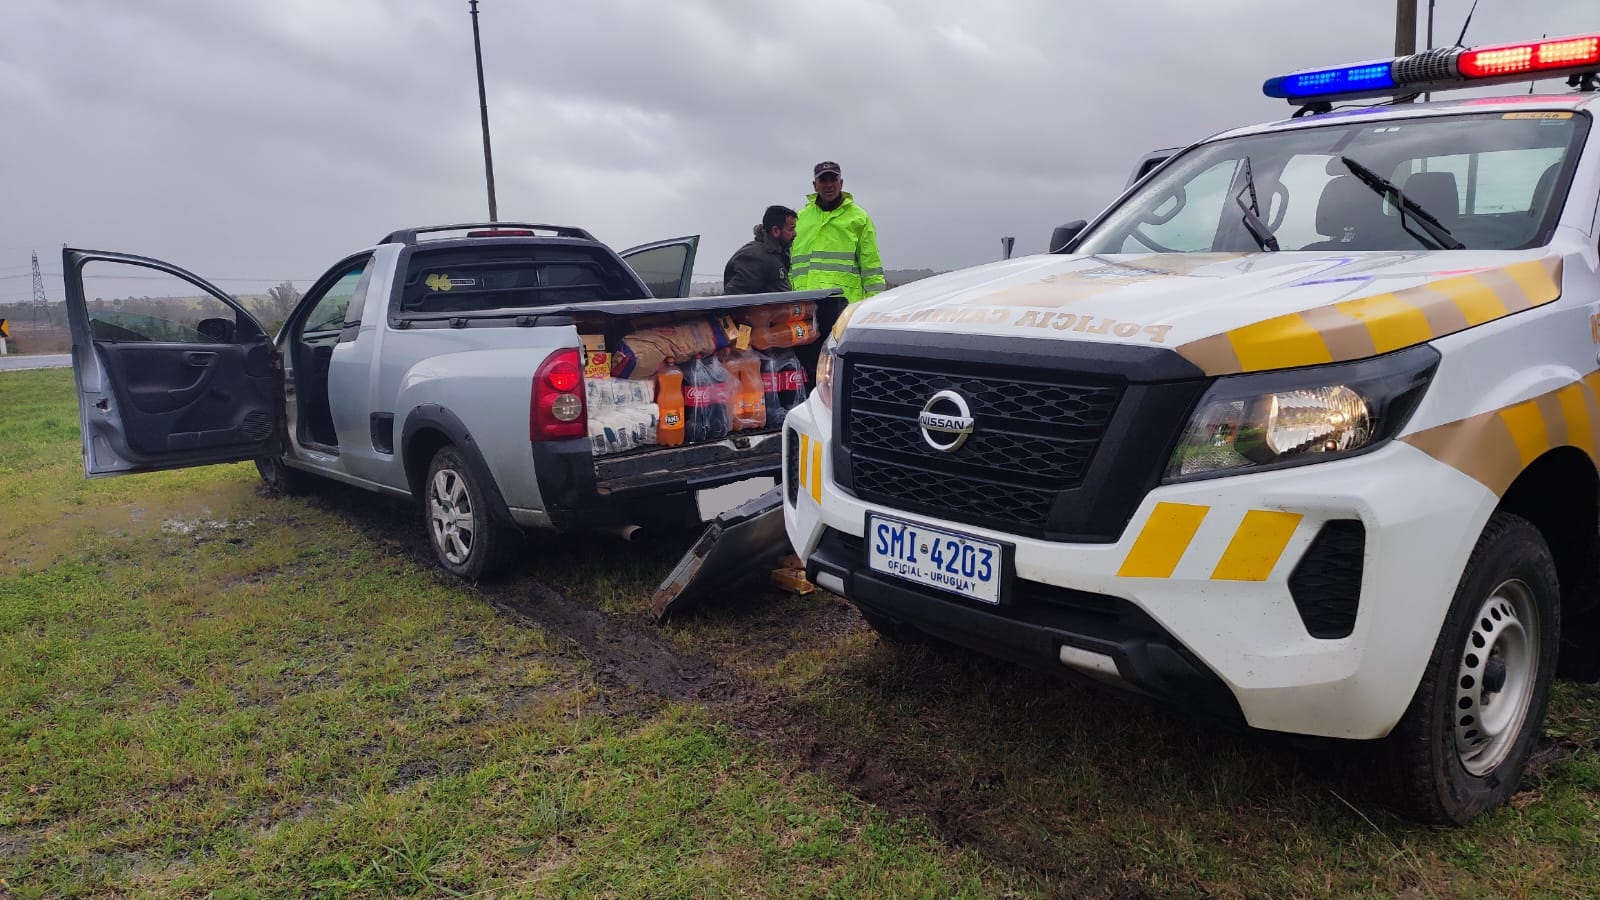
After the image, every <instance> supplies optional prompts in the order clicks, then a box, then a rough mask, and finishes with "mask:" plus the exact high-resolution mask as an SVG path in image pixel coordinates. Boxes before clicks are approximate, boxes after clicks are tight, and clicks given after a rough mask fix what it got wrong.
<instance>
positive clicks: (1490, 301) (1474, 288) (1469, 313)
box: [1431, 275, 1510, 328]
mask: <svg viewBox="0 0 1600 900" xmlns="http://www.w3.org/2000/svg"><path fill="white" fill-rule="evenodd" d="M1431 287H1432V288H1433V289H1434V290H1435V291H1438V292H1439V293H1441V294H1443V295H1445V296H1446V297H1449V298H1450V302H1452V303H1454V304H1455V305H1456V308H1457V309H1459V310H1461V314H1462V315H1463V316H1466V317H1467V327H1468V328H1471V327H1472V326H1474V325H1482V324H1483V323H1485V322H1493V321H1494V320H1495V319H1499V318H1501V317H1503V316H1505V315H1506V313H1508V312H1510V310H1508V309H1506V303H1505V301H1504V300H1501V299H1500V296H1499V295H1498V294H1496V293H1495V292H1494V289H1493V288H1491V287H1489V286H1488V285H1487V284H1484V283H1483V281H1482V280H1480V279H1479V278H1478V276H1476V275H1463V276H1461V277H1460V278H1446V279H1445V280H1443V281H1436V282H1434V283H1433V284H1432V285H1431Z"/></svg>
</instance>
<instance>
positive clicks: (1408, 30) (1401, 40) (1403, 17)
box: [1394, 0, 1417, 103]
mask: <svg viewBox="0 0 1600 900" xmlns="http://www.w3.org/2000/svg"><path fill="white" fill-rule="evenodd" d="M1415 52H1417V0H1395V7H1394V55H1395V56H1410V55H1411V54H1413V53H1415ZM1395 102H1396V103H1410V102H1411V98H1410V97H1396V98H1395Z"/></svg>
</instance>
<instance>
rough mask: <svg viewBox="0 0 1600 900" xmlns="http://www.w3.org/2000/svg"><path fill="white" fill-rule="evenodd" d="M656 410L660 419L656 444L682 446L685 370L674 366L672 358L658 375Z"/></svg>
mask: <svg viewBox="0 0 1600 900" xmlns="http://www.w3.org/2000/svg"><path fill="white" fill-rule="evenodd" d="M656 410H657V412H658V414H659V418H660V422H659V424H658V425H657V426H656V443H658V444H660V445H662V446H663V447H676V446H678V445H679V444H682V443H683V370H682V369H680V368H678V367H677V366H675V365H673V361H672V359H671V358H670V357H668V359H667V362H666V365H664V366H662V367H661V371H660V372H657V373H656Z"/></svg>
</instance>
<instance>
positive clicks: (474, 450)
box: [400, 403, 520, 530]
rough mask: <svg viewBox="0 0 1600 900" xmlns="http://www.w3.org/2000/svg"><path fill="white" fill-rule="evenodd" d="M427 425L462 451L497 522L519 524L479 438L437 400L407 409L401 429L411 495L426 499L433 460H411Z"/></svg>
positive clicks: (508, 524)
mask: <svg viewBox="0 0 1600 900" xmlns="http://www.w3.org/2000/svg"><path fill="white" fill-rule="evenodd" d="M424 428H431V429H435V430H437V431H440V432H442V433H443V434H444V435H445V437H447V438H449V440H450V443H451V444H452V445H453V446H454V447H455V448H456V449H457V450H459V451H460V452H461V457H462V459H463V460H464V461H465V462H466V464H467V469H468V470H469V472H470V474H471V475H472V477H473V479H474V480H475V481H477V482H478V485H479V486H480V487H481V488H482V490H483V493H484V499H485V500H487V501H488V503H489V515H490V516H491V517H492V518H493V519H494V520H495V522H497V523H498V524H501V525H505V526H508V527H511V528H518V525H517V523H516V520H515V519H513V518H511V509H510V507H508V506H506V500H505V497H503V496H501V494H500V485H498V484H496V483H495V480H494V474H493V473H492V472H490V471H489V464H488V463H487V462H486V461H485V460H484V458H483V451H482V450H480V449H479V448H478V442H477V441H475V440H473V439H472V432H470V431H468V430H467V426H466V425H465V424H463V423H462V421H461V419H460V418H459V417H458V416H457V415H456V414H455V413H453V412H451V411H450V410H448V409H446V408H445V407H443V406H440V405H439V404H437V403H424V404H422V405H421V406H418V407H416V408H415V409H413V410H411V412H409V413H407V414H406V421H405V425H404V426H403V427H402V429H401V431H400V454H401V459H404V460H407V461H408V462H407V464H406V466H405V470H406V482H407V485H408V486H409V487H410V489H411V496H413V497H416V498H417V501H418V502H426V501H425V499H424V498H425V496H426V492H425V490H424V484H423V482H424V481H426V479H427V477H428V465H429V463H430V462H432V460H423V461H422V462H421V466H420V467H418V466H413V465H411V464H410V463H409V459H410V451H411V445H412V441H413V440H414V439H415V438H416V435H417V432H419V431H421V430H423V429H424ZM519 530H520V529H519Z"/></svg>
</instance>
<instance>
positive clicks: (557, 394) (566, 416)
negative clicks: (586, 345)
mask: <svg viewBox="0 0 1600 900" xmlns="http://www.w3.org/2000/svg"><path fill="white" fill-rule="evenodd" d="M588 433H589V422H588V416H587V415H585V410H584V403H583V365H582V358H581V357H580V356H579V355H578V351H577V350H576V349H567V350H557V351H556V352H554V353H552V354H550V355H549V356H548V357H546V358H545V361H544V362H543V363H541V364H540V366H539V370H538V371H537V372H535V373H533V397H532V398H531V399H530V400H529V402H528V439H529V440H532V441H556V440H561V439H563V438H581V437H585V436H586V435H588Z"/></svg>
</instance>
